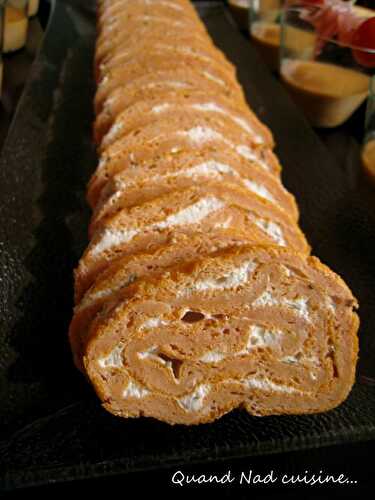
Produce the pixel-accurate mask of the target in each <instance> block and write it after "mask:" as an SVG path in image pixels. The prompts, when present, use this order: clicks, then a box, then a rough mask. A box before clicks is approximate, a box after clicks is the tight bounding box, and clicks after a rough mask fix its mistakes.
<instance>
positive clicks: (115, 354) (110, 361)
mask: <svg viewBox="0 0 375 500" xmlns="http://www.w3.org/2000/svg"><path fill="white" fill-rule="evenodd" d="M123 350H124V345H123V344H122V343H119V344H118V345H117V346H116V347H115V348H114V349H113V350H112V351H111V352H110V353H109V354H108V356H106V357H104V358H99V359H98V364H99V366H101V367H102V368H112V367H113V368H121V367H122V366H123V362H122V352H123Z"/></svg>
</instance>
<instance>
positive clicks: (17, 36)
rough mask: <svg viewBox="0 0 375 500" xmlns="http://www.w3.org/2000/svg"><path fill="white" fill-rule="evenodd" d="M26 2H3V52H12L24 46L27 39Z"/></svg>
mask: <svg viewBox="0 0 375 500" xmlns="http://www.w3.org/2000/svg"><path fill="white" fill-rule="evenodd" d="M27 11H28V0H7V1H6V2H5V16H4V29H3V36H2V44H3V52H5V53H7V52H14V51H16V50H19V49H22V48H23V47H24V46H25V43H26V39H27V30H28V26H29V22H28V14H27Z"/></svg>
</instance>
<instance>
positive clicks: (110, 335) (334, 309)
mask: <svg viewBox="0 0 375 500" xmlns="http://www.w3.org/2000/svg"><path fill="white" fill-rule="evenodd" d="M355 304H356V302H355V299H353V297H352V295H351V293H350V291H349V290H348V288H347V287H346V286H345V284H344V283H343V282H342V281H341V280H340V279H339V278H338V277H337V276H336V275H335V274H334V273H332V272H331V271H329V270H328V269H327V268H325V267H324V266H322V265H321V264H320V263H319V261H317V259H314V258H308V257H306V256H302V255H300V254H295V253H293V252H291V251H283V250H276V249H274V248H272V247H256V246H255V247H254V246H252V247H242V248H240V249H233V250H230V251H224V252H219V253H218V254H217V255H216V256H211V257H207V258H203V259H202V260H201V261H198V262H197V263H195V264H188V265H186V266H182V267H180V268H179V269H177V270H175V269H173V268H172V269H171V270H170V271H168V272H166V273H165V274H163V275H161V276H158V277H156V278H154V279H152V278H149V279H146V280H140V281H138V282H136V283H135V284H134V285H131V286H129V287H127V288H126V289H125V290H124V291H123V292H122V293H119V294H118V295H117V300H115V301H114V302H112V303H111V305H110V306H109V307H107V308H105V309H104V310H103V311H102V313H101V314H100V315H99V316H97V317H96V319H95V320H94V321H93V323H92V324H91V327H90V329H89V332H88V335H87V337H86V340H85V346H84V352H85V355H84V356H83V363H84V367H85V371H86V373H87V374H88V376H89V378H90V380H91V381H92V383H93V385H94V387H95V390H96V392H97V394H98V395H99V397H100V399H101V400H102V401H103V404H104V406H105V408H106V409H107V410H109V411H110V412H112V413H114V414H115V415H118V416H123V417H138V416H141V415H146V416H151V417H154V418H158V419H160V420H163V421H165V422H169V423H171V424H176V423H179V424H197V423H202V422H211V421H213V420H215V419H217V418H218V417H220V416H222V415H224V414H225V413H227V412H228V411H231V410H232V409H233V408H236V407H243V408H245V409H246V410H247V411H248V412H250V413H251V414H253V415H258V416H261V415H275V414H276V415H277V414H288V413H293V414H298V413H314V412H321V411H326V410H328V409H330V408H332V407H333V406H336V405H338V404H339V403H340V402H341V401H343V399H345V398H346V396H347V395H348V392H349V391H350V388H351V386H352V384H353V380H354V373H355V370H354V367H355V362H356V357H357V338H356V335H355V332H356V330H357V327H358V318H357V316H356V315H355V314H353V307H355ZM196 339H199V341H197V340H196Z"/></svg>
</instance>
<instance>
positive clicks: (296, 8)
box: [282, 0, 375, 54]
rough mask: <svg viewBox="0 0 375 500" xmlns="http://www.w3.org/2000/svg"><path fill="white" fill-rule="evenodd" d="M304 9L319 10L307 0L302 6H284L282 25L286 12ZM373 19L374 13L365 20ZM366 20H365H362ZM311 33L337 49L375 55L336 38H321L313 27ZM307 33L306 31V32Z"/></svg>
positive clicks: (373, 52)
mask: <svg viewBox="0 0 375 500" xmlns="http://www.w3.org/2000/svg"><path fill="white" fill-rule="evenodd" d="M301 4H304V1H303V0H301ZM305 7H312V8H314V10H319V9H320V7H319V6H317V5H311V4H310V5H309V4H308V0H306V3H305V4H304V6H302V5H300V6H297V5H294V6H293V5H288V4H286V5H285V7H284V11H283V12H282V25H283V26H285V25H286V22H285V20H286V14H287V12H292V11H295V12H300V11H302V10H303V9H304V8H305ZM373 17H374V18H375V12H374V15H373V16H371V17H369V18H367V19H372V18H373ZM364 19H366V18H364ZM311 27H312V32H315V33H316V35H317V38H318V39H320V40H324V41H326V42H330V43H333V44H335V45H338V46H339V47H342V48H347V49H354V50H358V51H360V52H365V53H366V54H375V49H371V48H370V47H361V46H358V45H354V44H350V43H344V42H340V40H337V39H336V38H332V37H326V36H322V35H319V34H318V33H317V31H316V30H315V28H314V26H312V25H311ZM306 31H307V30H306Z"/></svg>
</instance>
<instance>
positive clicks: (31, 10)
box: [27, 0, 39, 17]
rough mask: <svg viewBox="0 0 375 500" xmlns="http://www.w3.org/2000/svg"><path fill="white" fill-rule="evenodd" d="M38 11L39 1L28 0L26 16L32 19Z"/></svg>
mask: <svg viewBox="0 0 375 500" xmlns="http://www.w3.org/2000/svg"><path fill="white" fill-rule="evenodd" d="M38 10H39V0H28V5H27V15H28V16H29V17H33V16H35V15H36V14H37V12H38Z"/></svg>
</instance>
